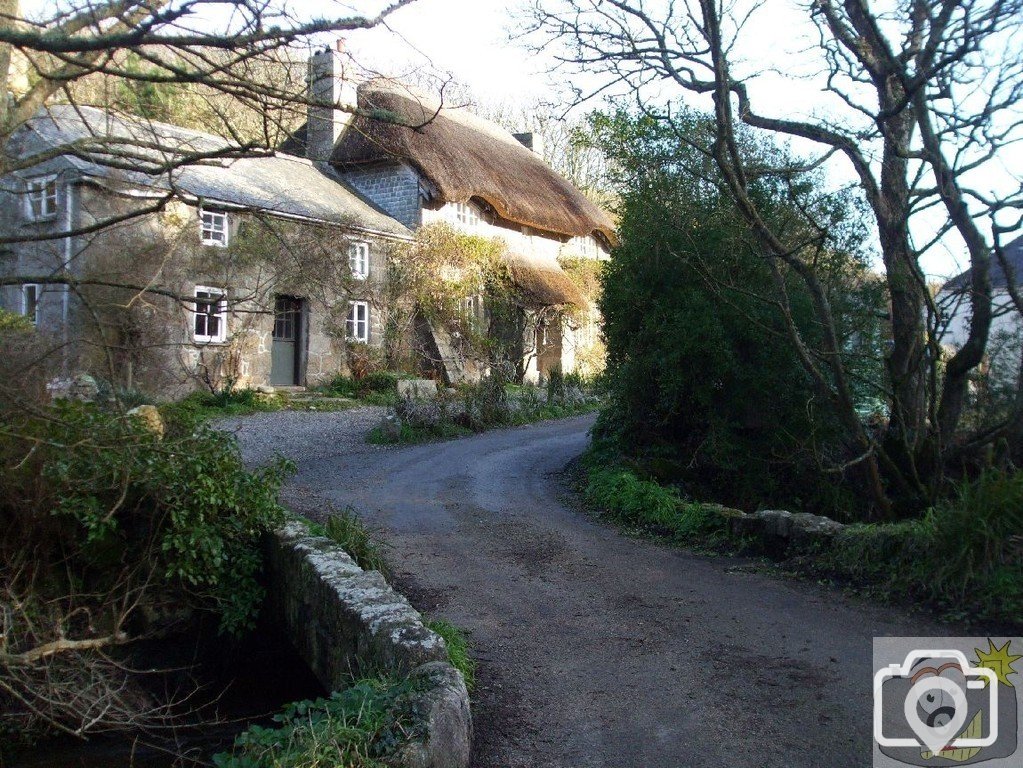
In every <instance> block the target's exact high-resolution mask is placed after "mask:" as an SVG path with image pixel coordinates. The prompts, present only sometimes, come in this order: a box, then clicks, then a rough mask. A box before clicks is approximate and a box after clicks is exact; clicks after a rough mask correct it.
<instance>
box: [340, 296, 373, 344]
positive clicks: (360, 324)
mask: <svg viewBox="0 0 1023 768" xmlns="http://www.w3.org/2000/svg"><path fill="white" fill-rule="evenodd" d="M360 312H361V313H362V318H361V319H360V318H359V313H360ZM345 334H346V336H347V338H348V340H349V341H358V342H361V343H362V344H369V302H368V301H349V302H348V317H347V318H346V319H345Z"/></svg>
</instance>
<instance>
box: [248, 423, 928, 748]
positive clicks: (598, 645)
mask: <svg viewBox="0 0 1023 768" xmlns="http://www.w3.org/2000/svg"><path fill="white" fill-rule="evenodd" d="M378 419H379V412H378V411H376V410H370V409H365V410H359V411H348V412H344V413H339V414H308V413H272V414H262V415H258V416H253V417H247V418H245V419H241V420H238V421H237V423H236V424H233V425H232V426H234V427H235V428H236V429H237V431H238V435H239V439H240V440H241V443H242V446H243V449H244V451H245V453H246V455H247V456H248V457H249V458H250V459H251V460H254V461H255V460H262V459H264V458H265V457H267V456H269V455H271V454H272V452H273V451H274V450H275V449H277V448H278V447H281V448H283V450H284V452H285V453H287V454H288V455H290V456H291V458H293V459H295V460H296V461H297V462H298V466H299V471H298V474H297V476H296V477H295V478H294V480H293V482H292V483H291V484H290V486H289V487H288V489H287V491H286V498H287V500H288V501H289V502H290V503H291V504H292V505H293V506H294V507H296V508H297V509H298V510H299V511H301V512H302V513H304V514H307V515H309V516H311V517H316V516H317V515H319V514H321V512H322V510H323V508H324V503H325V502H330V503H333V504H338V505H340V504H352V505H354V506H355V507H356V509H358V510H359V511H360V512H362V513H363V515H364V516H365V517H366V518H367V520H368V521H369V522H370V524H371V525H372V526H374V527H376V528H377V529H378V533H379V537H380V538H382V539H383V540H384V541H385V542H387V544H388V545H389V546H390V548H391V551H390V559H391V561H392V563H393V564H394V568H395V571H396V577H397V581H398V586H399V588H401V589H402V590H403V591H405V592H406V594H408V595H409V596H410V598H411V599H412V601H413V603H415V604H416V605H417V607H418V608H420V609H421V610H423V611H424V612H426V613H428V614H429V615H431V616H438V617H443V618H445V619H448V620H450V621H452V622H454V623H455V624H457V625H459V626H461V627H463V628H465V629H466V630H468V632H469V633H470V635H471V638H472V642H473V645H474V647H475V653H476V656H477V657H478V658H479V660H480V670H479V673H478V677H479V684H478V687H477V690H476V692H475V693H474V696H473V700H474V701H473V707H474V710H473V711H474V721H475V724H476V729H477V733H476V745H475V753H474V765H475V766H476V767H477V768H505V767H508V768H527V767H528V768H548V767H549V768H555V767H556V768H577V767H578V768H589V767H591V766H593V767H596V766H606V767H607V768H680V767H682V766H715V767H716V766H725V765H727V766H729V767H730V768H740V767H743V766H749V767H750V768H767V767H769V766H778V767H779V768H798V767H800V766H814V767H815V768H819V767H822V766H841V767H842V768H851V767H853V766H867V765H869V764H870V754H871V749H870V729H869V722H870V714H869V713H870V682H871V666H870V655H871V638H872V637H873V636H874V635H935V634H942V631H941V628H940V627H937V626H934V625H930V624H928V623H927V622H926V621H924V620H922V619H920V618H918V617H913V616H908V615H905V614H903V613H901V612H899V611H895V610H892V609H885V608H880V607H874V606H870V605H867V604H865V603H862V602H860V601H854V600H849V599H846V598H845V597H843V596H842V595H841V594H840V593H838V592H836V591H834V590H831V589H827V588H823V587H817V586H815V585H812V584H808V583H805V582H800V581H795V580H789V579H785V578H782V577H779V576H777V575H772V574H770V573H764V572H762V569H760V568H758V567H757V565H756V564H755V563H754V562H752V561H749V560H745V559H739V558H728V557H706V556H701V555H695V554H692V553H690V552H685V551H677V550H673V549H670V548H667V547H663V546H660V545H658V544H656V543H651V542H649V541H643V540H636V539H632V538H629V537H627V536H624V535H622V534H620V533H618V532H617V531H615V530H614V529H611V528H608V527H606V526H604V525H602V524H600V523H599V522H596V521H594V520H592V519H591V518H589V517H588V516H587V515H586V514H585V513H583V512H582V511H581V510H579V509H578V507H577V506H576V504H575V502H574V500H573V497H572V495H571V493H570V492H569V491H568V489H567V488H566V485H565V480H564V477H563V476H562V475H561V470H562V469H563V468H564V467H565V465H566V464H567V463H568V462H569V461H570V460H571V459H572V458H573V457H575V456H577V455H578V454H579V453H580V452H581V451H582V450H583V449H584V447H585V444H586V433H587V430H588V429H589V427H590V425H591V424H592V417H591V416H584V417H579V418H574V419H566V420H563V421H557V422H548V423H544V424H536V425H531V426H527V427H518V428H514V429H508V430H500V431H494V432H489V433H486V434H483V435H479V436H476V437H472V438H466V439H462V440H454V441H450V442H445V443H436V444H430V445H422V446H414V447H409V448H400V449H396V448H384V449H382V448H377V447H373V446H368V445H366V444H365V443H364V442H360V441H361V435H362V434H363V433H364V432H365V430H367V429H368V428H369V427H371V426H372V425H374V424H375V423H376V422H377V420H378Z"/></svg>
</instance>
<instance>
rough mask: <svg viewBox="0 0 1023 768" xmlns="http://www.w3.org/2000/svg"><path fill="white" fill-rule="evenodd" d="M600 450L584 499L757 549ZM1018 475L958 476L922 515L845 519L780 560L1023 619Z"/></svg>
mask: <svg viewBox="0 0 1023 768" xmlns="http://www.w3.org/2000/svg"><path fill="white" fill-rule="evenodd" d="M605 459H606V457H599V456H597V455H595V454H592V453H591V454H590V455H589V456H588V458H587V459H586V460H584V467H585V469H586V478H585V488H584V493H585V498H586V501H587V504H588V505H589V506H590V507H591V508H593V509H595V510H597V511H599V512H601V513H602V514H603V515H605V516H606V517H607V518H608V519H610V520H612V521H614V522H615V523H617V524H619V525H622V526H624V527H625V528H626V529H630V530H637V531H640V532H642V533H644V534H648V535H653V536H657V537H660V538H665V539H668V540H671V541H673V542H675V543H679V544H684V545H686V546H695V547H697V548H705V547H706V548H710V549H715V550H727V551H733V552H746V553H753V554H755V553H758V552H761V551H763V550H762V544H763V542H761V541H757V540H752V539H747V538H738V537H736V536H735V535H734V534H732V533H731V532H730V531H729V526H728V521H727V516H725V515H723V514H722V513H721V508H720V507H717V506H716V505H707V504H701V503H698V502H694V501H691V500H688V499H686V498H685V497H684V496H683V495H682V494H681V493H680V492H679V491H678V489H677V488H671V487H665V486H662V485H660V484H659V483H657V482H656V481H654V480H652V479H649V478H643V477H640V476H639V475H637V474H636V471H634V470H633V469H629V468H627V467H624V466H620V465H619V466H608V465H607V464H605V463H604V462H605ZM1020 531H1023V476H1021V475H1020V474H1018V473H1016V474H1007V473H1003V472H998V471H995V470H991V471H988V472H986V473H984V474H983V475H981V476H980V477H979V478H977V479H976V480H974V481H969V482H964V483H962V484H960V485H959V487H958V489H957V491H956V494H955V495H954V496H953V497H951V498H949V499H947V500H945V501H943V502H941V503H940V504H938V505H936V506H935V507H933V508H932V509H930V510H928V511H927V512H926V514H924V515H923V516H922V517H921V518H919V519H916V520H908V521H902V522H895V523H856V524H851V525H847V526H846V527H845V528H844V529H843V530H842V531H841V532H840V533H838V534H837V535H836V536H835V537H834V538H833V539H832V540H831V541H830V544H828V545H827V546H818V547H817V548H815V549H812V550H809V551H799V552H789V553H788V554H789V555H790V558H789V559H788V560H787V561H786V562H785V565H786V567H789V568H792V569H795V570H797V571H799V572H801V573H805V574H810V575H813V576H815V577H824V578H829V579H837V580H838V582H839V583H841V584H844V585H849V586H852V587H854V588H857V589H865V590H867V591H869V592H871V593H873V594H875V595H877V596H879V597H881V598H882V599H885V600H891V601H903V600H906V599H907V598H908V599H910V600H913V601H915V602H917V603H919V604H921V605H925V606H928V607H930V608H933V609H937V610H939V611H941V612H942V614H943V615H944V616H945V617H946V618H947V619H951V620H956V621H969V622H974V623H980V624H984V623H987V624H997V625H1006V626H1010V627H1013V628H1018V627H1020V626H1023V618H1021V617H1023V535H1021V534H1020Z"/></svg>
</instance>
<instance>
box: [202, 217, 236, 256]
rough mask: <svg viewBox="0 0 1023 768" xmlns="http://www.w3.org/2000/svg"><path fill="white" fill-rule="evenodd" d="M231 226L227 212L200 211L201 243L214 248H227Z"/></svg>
mask: <svg viewBox="0 0 1023 768" xmlns="http://www.w3.org/2000/svg"><path fill="white" fill-rule="evenodd" d="M230 240H231V226H230V221H229V220H228V218H227V211H204V210H200V211H199V242H200V243H202V244H203V245H212V246H213V247H214V248H227V245H228V243H229V242H230Z"/></svg>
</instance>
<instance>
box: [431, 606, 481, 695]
mask: <svg viewBox="0 0 1023 768" xmlns="http://www.w3.org/2000/svg"><path fill="white" fill-rule="evenodd" d="M426 626H427V627H428V628H429V629H431V630H432V631H434V632H436V633H437V634H438V635H440V636H441V637H442V638H444V643H445V645H447V647H448V661H450V662H451V666H453V667H454V668H455V669H457V670H458V671H459V672H461V673H462V678H463V679H464V680H465V688H466V690H467V691H469V692H470V693H472V689H473V688H475V687H476V660H475V659H474V658H473V657H472V656H470V655H469V639H468V638H467V637H466V636H465V633H464V632H463V631H462V630H461V629H459V628H458V627H456V626H455V625H454V624H452V623H451V622H448V621H444V620H443V619H432V620H431V621H428V622H427V623H426Z"/></svg>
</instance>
